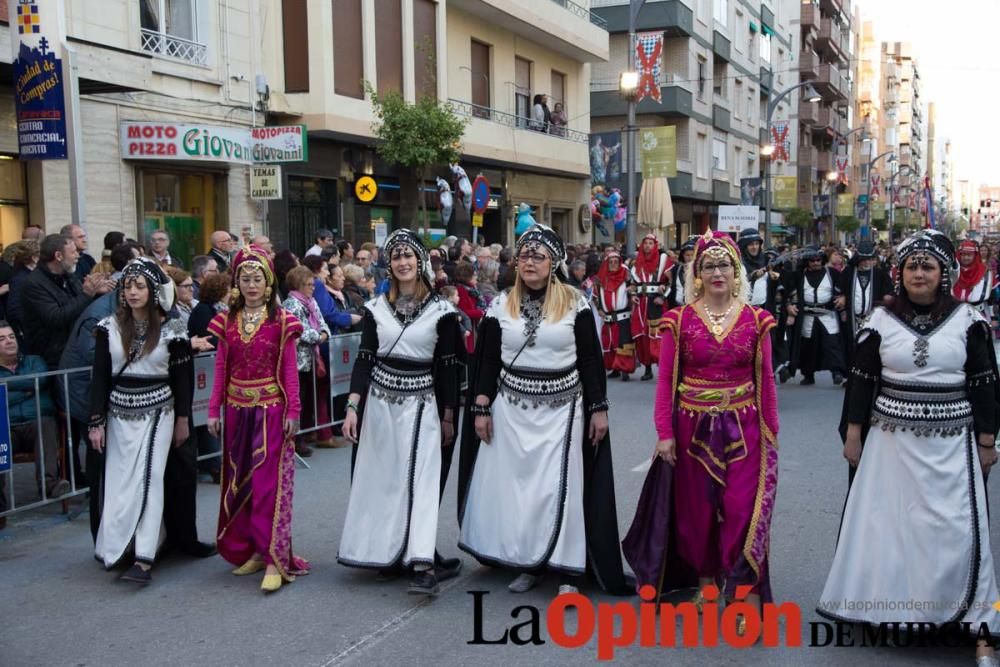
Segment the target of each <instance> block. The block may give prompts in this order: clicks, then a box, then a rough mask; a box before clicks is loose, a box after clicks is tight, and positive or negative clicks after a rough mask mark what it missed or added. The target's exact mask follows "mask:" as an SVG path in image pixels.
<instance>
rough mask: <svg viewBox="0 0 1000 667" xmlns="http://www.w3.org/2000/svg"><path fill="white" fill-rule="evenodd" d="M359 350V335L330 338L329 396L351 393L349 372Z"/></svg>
mask: <svg viewBox="0 0 1000 667" xmlns="http://www.w3.org/2000/svg"><path fill="white" fill-rule="evenodd" d="M359 349H361V334H360V333H355V334H345V335H342V336H332V337H331V338H330V395H331V396H340V395H341V394H348V393H350V391H351V370H352V369H353V368H354V362H355V361H356V360H357V357H358V350H359Z"/></svg>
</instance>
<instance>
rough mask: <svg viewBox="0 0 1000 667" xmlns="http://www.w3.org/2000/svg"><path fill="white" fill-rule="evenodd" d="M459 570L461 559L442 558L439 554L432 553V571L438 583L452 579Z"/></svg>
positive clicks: (460, 568)
mask: <svg viewBox="0 0 1000 667" xmlns="http://www.w3.org/2000/svg"><path fill="white" fill-rule="evenodd" d="M461 571H462V561H461V560H459V559H458V558H444V557H443V556H441V555H440V554H437V553H435V554H434V573H435V575H436V576H437V580H438V582H439V583H440V582H442V581H448V580H449V579H454V578H455V577H457V576H458V573H459V572H461Z"/></svg>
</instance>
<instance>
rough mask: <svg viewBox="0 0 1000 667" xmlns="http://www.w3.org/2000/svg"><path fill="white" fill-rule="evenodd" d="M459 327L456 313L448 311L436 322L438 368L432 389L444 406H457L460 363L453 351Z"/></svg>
mask: <svg viewBox="0 0 1000 667" xmlns="http://www.w3.org/2000/svg"><path fill="white" fill-rule="evenodd" d="M459 327H460V325H459V323H458V313H449V314H447V315H445V316H443V317H442V318H441V319H439V320H438V323H437V347H436V349H435V350H434V360H435V362H436V363H437V366H438V368H437V378H436V382H435V388H434V391H435V392H436V393H437V399H438V402H439V403H440V404H441V405H442V406H443V407H445V408H454V407H457V406H458V398H459V385H460V384H461V365H460V363H459V360H458V356H457V355H456V352H455V351H456V349H457V348H458V341H459V335H460V334H459Z"/></svg>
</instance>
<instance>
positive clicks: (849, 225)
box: [837, 215, 861, 232]
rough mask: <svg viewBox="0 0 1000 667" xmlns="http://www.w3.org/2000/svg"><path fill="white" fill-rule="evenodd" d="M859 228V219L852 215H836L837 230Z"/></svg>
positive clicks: (848, 230) (847, 230)
mask: <svg viewBox="0 0 1000 667" xmlns="http://www.w3.org/2000/svg"><path fill="white" fill-rule="evenodd" d="M860 228H861V221H860V220H858V219H857V218H856V217H854V216H853V215H846V216H837V230H838V231H841V232H856V231H858V229H860Z"/></svg>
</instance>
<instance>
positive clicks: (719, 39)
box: [712, 30, 732, 62]
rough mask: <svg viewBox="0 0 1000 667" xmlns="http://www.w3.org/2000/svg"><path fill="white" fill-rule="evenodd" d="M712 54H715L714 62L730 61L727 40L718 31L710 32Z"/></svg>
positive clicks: (730, 56)
mask: <svg viewBox="0 0 1000 667" xmlns="http://www.w3.org/2000/svg"><path fill="white" fill-rule="evenodd" d="M712 53H714V54H715V59H716V60H724V61H725V62H730V61H731V60H732V55H731V54H730V45H729V40H728V39H727V38H726V36H725V35H723V34H722V33H721V32H719V31H718V30H715V31H713V32H712Z"/></svg>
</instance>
